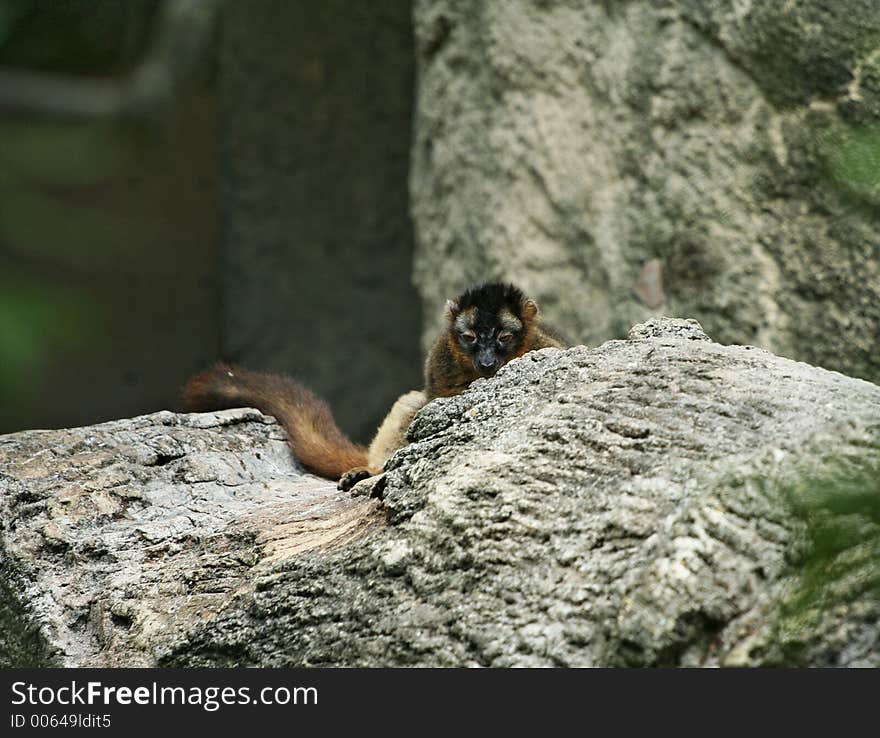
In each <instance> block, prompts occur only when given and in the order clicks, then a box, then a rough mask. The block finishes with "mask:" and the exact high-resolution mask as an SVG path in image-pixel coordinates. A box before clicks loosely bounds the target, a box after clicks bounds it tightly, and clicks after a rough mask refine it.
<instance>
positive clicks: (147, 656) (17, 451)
mask: <svg viewBox="0 0 880 738" xmlns="http://www.w3.org/2000/svg"><path fill="white" fill-rule="evenodd" d="M380 521H381V518H380V517H379V516H377V515H376V514H375V503H372V504H364V503H363V501H357V500H353V499H351V498H350V497H349V496H348V495H346V494H344V493H341V492H338V493H337V492H336V491H335V489H334V487H333V486H332V485H329V484H328V483H327V482H326V481H324V480H323V479H318V478H316V477H313V476H310V475H306V474H303V473H302V471H301V469H299V468H298V467H297V465H296V464H295V462H294V461H293V458H292V457H291V455H290V452H289V451H288V449H287V443H286V442H285V440H284V431H283V430H282V429H281V428H280V427H279V426H278V425H276V424H275V421H274V419H272V418H267V417H265V416H263V415H262V414H261V413H259V412H258V411H257V410H253V409H242V410H227V411H223V412H218V413H205V414H199V415H176V414H174V413H170V412H161V413H156V414H153V415H145V416H141V417H137V418H133V419H131V420H119V421H114V422H110V423H104V424H101V425H96V426H93V427H88V428H76V429H72V430H57V431H26V432H23V433H18V434H14V435H9V436H2V437H0V530H2V551H0V555H2V559H0V563H2V588H3V602H2V605H0V608H2V609H0V665H7V666H8V665H16V666H24V665H28V666H46V665H64V666H149V665H155V663H156V659H157V658H158V657H159V656H160V655H161V654H163V653H165V652H166V651H168V650H169V649H170V648H171V646H172V645H173V644H174V643H176V642H177V641H178V640H179V639H181V638H182V637H183V636H184V634H185V633H186V632H187V631H188V630H189V629H190V628H192V627H194V626H195V625H196V624H197V623H198V622H200V621H203V620H211V619H212V618H214V617H216V616H217V613H218V611H219V610H220V609H221V608H222V607H223V606H224V605H225V604H226V603H228V601H229V600H230V598H231V597H232V596H233V595H235V594H236V593H243V592H244V591H251V592H253V588H254V583H255V580H256V579H257V577H258V576H259V572H260V571H264V572H265V571H268V570H269V569H270V568H271V566H272V564H273V562H275V561H276V560H279V559H282V560H283V559H286V558H287V557H288V556H291V555H294V554H296V553H297V552H301V551H305V550H308V549H310V548H322V547H328V546H333V545H340V544H341V543H344V542H346V541H348V540H349V539H350V538H352V537H357V536H358V535H360V534H361V533H362V532H363V530H365V529H369V528H370V527H371V526H374V525H377V524H378V523H379V522H380Z"/></svg>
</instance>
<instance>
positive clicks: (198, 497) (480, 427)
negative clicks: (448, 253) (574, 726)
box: [0, 319, 880, 666]
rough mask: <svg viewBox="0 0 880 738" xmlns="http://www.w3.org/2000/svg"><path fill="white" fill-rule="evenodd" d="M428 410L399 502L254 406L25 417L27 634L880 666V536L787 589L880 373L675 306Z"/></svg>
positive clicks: (267, 655)
mask: <svg viewBox="0 0 880 738" xmlns="http://www.w3.org/2000/svg"><path fill="white" fill-rule="evenodd" d="M410 435H411V438H412V441H413V442H412V443H411V444H410V445H409V446H408V447H406V448H405V449H402V450H401V451H400V452H398V453H397V454H396V455H395V456H394V457H393V458H392V460H391V461H390V462H389V466H388V470H387V471H386V473H385V475H384V476H382V477H380V478H378V479H376V480H368V481H366V482H362V483H361V484H360V485H359V488H356V491H358V492H361V493H367V492H369V493H371V494H372V495H373V496H379V497H381V498H382V500H381V502H379V501H377V500H376V499H372V498H371V497H370V496H369V495H367V494H363V495H362V496H359V497H349V496H347V495H344V494H342V493H339V492H337V491H336V490H335V488H334V486H333V485H332V484H330V483H326V482H323V481H320V480H315V479H314V478H312V477H308V476H303V475H301V474H299V473H298V471H297V469H296V467H295V465H294V464H293V462H292V461H291V460H290V458H289V456H288V455H287V453H286V448H285V447H284V445H283V443H282V435H281V430H280V429H279V428H278V426H276V425H275V424H274V423H272V422H271V421H270V420H269V419H266V418H264V417H263V416H261V415H260V414H259V413H257V412H256V411H253V410H243V411H228V412H225V413H216V414H205V415H174V414H171V413H160V414H157V415H152V416H145V417H141V418H135V419H133V420H124V421H118V422H115V423H110V424H105V425H100V426H95V427H93V428H84V429H76V430H70V431H47V432H26V433H21V434H16V435H10V436H6V437H3V438H2V439H0V520H2V525H3V529H2V583H3V587H4V590H5V591H6V593H8V594H9V595H11V599H7V598H6V597H4V606H5V611H4V612H3V614H2V617H3V623H2V627H3V637H2V640H0V647H2V651H0V657H2V658H3V659H4V660H5V661H6V662H7V663H9V662H11V663H25V662H27V663H41V664H49V663H63V664H98V665H101V664H112V665H121V664H126V665H128V664H156V663H158V664H162V665H175V666H179V665H230V664H251V665H264V666H281V665H352V666H354V665H358V666H396V665H443V666H461V665H484V666H511V665H635V664H639V665H641V664H651V665H656V664H663V665H673V664H674V665H679V664H689V665H697V664H701V665H716V664H721V665H757V664H777V663H806V664H835V665H874V666H880V642H878V633H880V604H878V591H876V590H874V589H871V588H869V587H865V586H864V583H865V582H866V581H869V580H870V579H871V577H874V578H875V579H876V577H877V570H876V567H877V564H876V561H877V556H876V553H877V552H876V551H875V552H873V553H871V552H870V551H866V550H865V548H864V546H862V547H861V548H857V547H856V548H854V549H853V550H844V551H842V552H841V554H840V556H839V557H838V558H839V559H840V560H839V561H835V562H832V563H833V564H834V566H837V567H838V568H837V571H846V572H848V573H847V575H846V576H845V577H844V576H842V575H840V576H838V577H837V578H836V579H835V577H834V575H833V572H834V571H835V569H834V568H833V567H832V568H831V569H829V571H830V572H832V574H831V575H828V576H830V577H831V578H830V580H829V584H830V587H831V590H829V594H828V597H827V598H826V599H825V600H823V601H822V602H821V603H820V604H821V606H813V607H811V608H810V609H809V611H807V612H804V611H800V610H796V609H795V610H792V609H791V608H788V609H786V607H785V604H786V602H789V601H791V599H792V597H793V596H794V595H796V594H797V593H798V591H799V589H801V588H802V587H801V585H802V584H803V582H802V579H803V576H802V571H801V569H800V568H799V564H798V562H799V560H800V559H799V556H800V553H799V552H801V551H802V550H803V548H804V540H805V526H806V522H805V519H804V517H803V516H798V515H795V514H793V512H792V510H793V508H794V507H795V506H796V505H797V503H798V500H796V499H792V496H793V495H794V494H798V495H801V496H802V497H806V496H808V495H809V494H810V489H811V485H810V480H812V479H816V478H822V477H823V476H824V475H827V474H829V473H838V472H840V471H841V470H846V469H849V468H856V467H858V468H863V467H866V466H871V465H875V466H876V465H877V463H878V461H880V387H877V386H875V385H872V384H869V383H867V382H863V381H861V380H857V379H851V378H848V377H845V376H843V375H840V374H837V373H834V372H828V371H825V370H822V369H818V368H815V367H811V366H808V365H806V364H801V363H796V362H793V361H790V360H787V359H783V358H779V357H777V356H774V355H772V354H770V353H767V352H765V351H763V350H761V349H757V348H753V347H747V346H746V347H743V346H721V345H719V344H716V343H713V342H711V341H710V340H708V339H707V337H706V335H705V334H704V333H703V331H702V329H701V328H700V326H699V325H698V324H696V323H695V322H694V321H672V320H667V319H663V320H653V321H650V322H649V323H647V324H645V325H641V326H636V327H635V328H634V329H633V330H632V332H631V338H630V339H629V340H626V341H610V342H608V343H606V344H604V345H602V346H600V347H598V348H595V349H588V348H586V347H582V346H581V347H575V348H573V349H571V350H568V351H558V350H553V349H547V350H544V351H540V352H534V353H532V354H528V355H526V356H525V357H523V358H522V359H519V360H516V361H514V362H511V363H510V364H509V365H507V366H506V367H504V368H503V369H502V371H501V372H500V373H499V375H498V376H497V377H496V378H494V379H492V380H481V381H478V382H476V383H474V385H472V387H471V388H470V389H469V390H468V391H467V392H465V393H463V394H461V395H459V396H457V397H454V398H449V399H445V400H438V401H435V402H433V403H430V404H429V405H428V406H426V407H425V408H424V410H423V411H422V412H421V413H420V414H419V416H418V417H417V418H416V420H415V422H414V423H413V426H412V427H411V430H410ZM847 516H848V519H850V520H852V519H855V522H856V523H857V525H858V527H859V528H860V530H867V529H869V528H871V526H872V525H873V526H874V529H873V531H874V535H875V536H876V535H877V534H878V531H877V521H873V522H872V521H871V520H869V519H864V520H863V519H861V518H859V517H858V514H857V513H854V512H853V511H852V510H850V511H848V513H847ZM875 540H880V538H875ZM869 554H870V555H869ZM853 562H855V568H853ZM844 565H845V566H844ZM828 576H826V579H827V578H828Z"/></svg>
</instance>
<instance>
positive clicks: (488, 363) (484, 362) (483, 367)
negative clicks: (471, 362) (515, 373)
mask: <svg viewBox="0 0 880 738" xmlns="http://www.w3.org/2000/svg"><path fill="white" fill-rule="evenodd" d="M495 364H496V362H495V359H477V369H479V370H480V371H481V372H486V373H488V372H491V371H492V370H493V369H494V368H495Z"/></svg>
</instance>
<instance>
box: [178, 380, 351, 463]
mask: <svg viewBox="0 0 880 738" xmlns="http://www.w3.org/2000/svg"><path fill="white" fill-rule="evenodd" d="M183 404H184V407H186V409H187V410H190V411H192V412H201V411H206V410H222V409H225V408H230V407H243V406H245V407H256V408H259V409H260V410H262V411H263V412H264V413H266V414H268V415H274V416H275V417H276V418H277V419H278V421H279V422H280V423H281V424H282V425H283V426H284V428H285V430H286V431H287V443H288V445H289V446H290V450H291V451H293V455H294V456H296V458H297V459H299V461H300V463H302V465H303V466H304V467H305V468H306V469H308V470H309V471H311V472H314V473H315V474H318V475H319V476H322V477H327V478H329V479H338V478H339V477H341V476H342V475H343V474H344V473H345V472H347V471H348V470H349V469H352V468H353V467H365V466H366V465H367V449H366V448H364V447H363V446H359V445H357V444H355V443H352V442H351V441H350V440H349V439H348V438H346V437H345V434H344V433H343V432H342V431H341V430H339V428H338V427H337V425H336V423H335V422H334V420H333V415H332V413H331V412H330V408H329V406H328V405H327V403H326V402H324V401H323V400H321V399H319V398H318V397H316V396H315V395H314V394H312V393H311V392H310V391H309V390H308V389H306V388H305V387H303V386H302V385H301V384H300V383H299V382H296V381H294V380H293V379H290V378H289V377H284V376H280V375H277V374H266V373H263V372H251V371H247V370H246V369H240V368H238V367H232V366H229V365H227V364H216V365H215V366H214V367H213V368H211V369H209V370H208V371H206V372H202V373H201V374H198V375H196V376H195V377H193V378H192V379H190V380H189V381H188V382H187V383H186V386H185V387H184V388H183Z"/></svg>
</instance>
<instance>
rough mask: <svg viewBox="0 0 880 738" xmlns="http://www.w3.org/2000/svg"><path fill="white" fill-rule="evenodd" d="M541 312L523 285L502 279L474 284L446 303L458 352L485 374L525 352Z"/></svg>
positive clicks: (481, 373) (484, 375)
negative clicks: (502, 280) (524, 292)
mask: <svg viewBox="0 0 880 738" xmlns="http://www.w3.org/2000/svg"><path fill="white" fill-rule="evenodd" d="M537 312H538V308H537V306H536V305H535V303H534V301H532V300H530V299H528V298H527V297H526V296H525V295H524V294H523V293H522V292H521V291H520V290H519V289H517V288H516V287H514V286H513V285H510V284H500V283H485V284H480V285H477V286H475V287H471V288H470V289H468V290H467V291H465V292H464V293H462V294H461V295H460V296H459V297H458V298H456V299H455V300H449V301H448V302H447V303H446V318H447V320H448V321H449V326H450V337H451V339H452V340H453V341H454V343H455V346H454V348H455V349H456V353H458V354H459V356H460V357H466V358H467V360H468V361H469V362H470V364H471V367H472V368H473V371H475V372H476V373H477V374H478V375H479V376H481V377H490V376H492V375H493V374H495V372H497V371H498V369H500V368H501V367H502V366H503V365H504V364H506V363H507V362H508V361H510V359H512V358H513V357H515V356H519V355H520V354H521V353H522V350H523V347H524V346H525V344H526V341H527V339H528V337H529V334H530V331H531V329H532V326H533V323H534V319H535V316H536V315H537Z"/></svg>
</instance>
